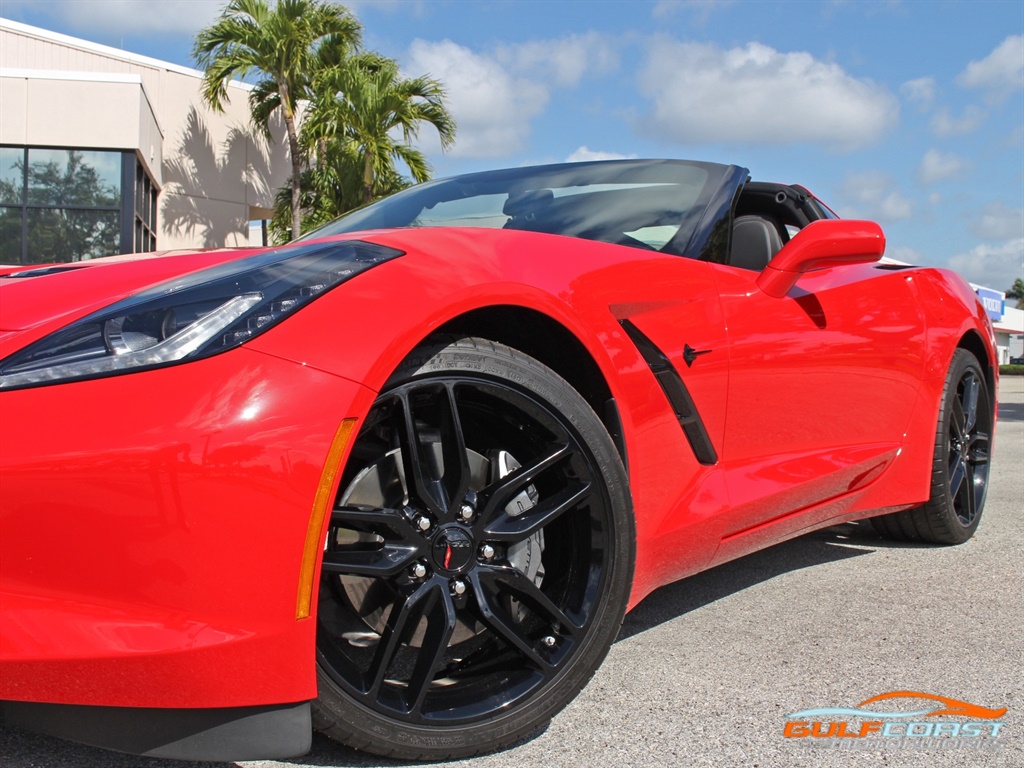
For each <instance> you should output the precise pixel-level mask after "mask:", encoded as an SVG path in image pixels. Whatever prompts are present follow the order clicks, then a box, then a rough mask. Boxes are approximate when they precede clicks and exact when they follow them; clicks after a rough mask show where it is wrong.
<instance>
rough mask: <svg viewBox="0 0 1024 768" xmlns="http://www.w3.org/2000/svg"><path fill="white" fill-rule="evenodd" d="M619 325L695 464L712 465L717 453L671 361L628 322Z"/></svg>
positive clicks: (621, 321)
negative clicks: (665, 403) (655, 384)
mask: <svg viewBox="0 0 1024 768" xmlns="http://www.w3.org/2000/svg"><path fill="white" fill-rule="evenodd" d="M619 325H621V326H622V330H624V331H625V332H626V335H627V336H629V338H630V340H631V341H632V342H633V344H635V345H636V348H637V351H639V352H640V356H641V357H643V359H644V361H645V362H646V363H647V367H648V368H650V369H651V373H653V374H654V378H655V379H657V381H658V385H659V386H660V387H661V391H662V392H664V393H665V397H666V398H667V399H668V402H669V405H670V406H672V410H673V411H675V414H676V418H677V419H678V420H679V426H680V427H682V428H683V434H684V435H686V440H687V442H689V443H690V448H692V449H693V455H694V456H696V457H697V461H699V462H700V463H701V464H714V463H716V462H717V461H718V454H717V453H716V452H715V447H714V446H713V445H712V444H711V438H710V437H708V431H707V429H705V427H704V422H703V421H702V420H701V418H700V413H698V412H697V406H696V405H694V403H693V398H692V397H690V392H689V390H688V389H687V388H686V385H685V384H684V383H683V380H682V378H681V377H680V376H679V373H678V372H677V371H676V369H675V367H674V366H673V365H672V363H671V361H669V359H668V357H667V356H666V355H665V353H664V352H662V351H661V350H660V349H658V346H657V345H656V344H655V343H654V342H653V341H651V340H650V339H649V338H647V336H645V335H644V334H643V332H641V330H640V329H639V328H637V327H636V326H635V325H633V323H632V322H631V321H629V320H620V321H619Z"/></svg>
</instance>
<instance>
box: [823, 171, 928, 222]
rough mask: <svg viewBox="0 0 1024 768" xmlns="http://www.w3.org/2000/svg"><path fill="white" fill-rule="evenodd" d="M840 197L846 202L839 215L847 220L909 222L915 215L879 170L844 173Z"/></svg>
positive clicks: (905, 199) (892, 184) (907, 199)
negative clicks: (903, 220) (906, 220)
mask: <svg viewBox="0 0 1024 768" xmlns="http://www.w3.org/2000/svg"><path fill="white" fill-rule="evenodd" d="M839 197H840V198H841V199H842V200H843V201H845V203H846V204H845V205H843V206H840V208H839V213H840V215H842V216H844V217H845V218H849V219H870V220H872V221H880V222H893V221H899V220H900V219H909V218H910V217H911V216H912V215H913V213H914V206H913V203H912V202H911V201H910V199H909V198H907V197H905V196H904V195H903V194H902V193H901V192H900V191H899V189H897V188H896V185H895V183H894V182H893V180H892V177H890V176H889V175H888V174H887V173H883V172H882V171H859V172H856V173H850V174H847V176H846V178H845V179H844V180H843V183H842V184H841V185H840V187H839Z"/></svg>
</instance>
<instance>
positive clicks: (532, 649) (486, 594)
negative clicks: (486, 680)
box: [470, 568, 554, 676]
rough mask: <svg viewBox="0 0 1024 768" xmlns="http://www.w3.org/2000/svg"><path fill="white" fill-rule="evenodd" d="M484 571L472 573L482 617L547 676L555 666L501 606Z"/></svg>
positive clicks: (474, 589)
mask: <svg viewBox="0 0 1024 768" xmlns="http://www.w3.org/2000/svg"><path fill="white" fill-rule="evenodd" d="M483 573H484V569H482V568H481V569H478V570H476V571H474V572H473V573H472V574H470V579H471V581H472V582H473V593H474V596H475V597H476V605H477V608H478V610H479V615H480V619H481V620H482V621H483V623H484V624H486V625H487V626H488V627H489V628H490V629H491V630H492V631H493V632H494V633H495V634H497V635H498V636H499V637H500V638H502V639H503V640H504V641H505V642H506V643H508V644H509V645H510V646H512V648H513V649H515V650H516V651H518V652H519V653H520V654H521V655H522V656H523V657H524V658H525V659H526V660H527V661H529V662H530V663H531V664H533V666H535V667H536V668H537V669H539V670H540V671H541V672H542V673H543V674H544V675H545V676H548V675H550V674H552V673H553V672H554V666H553V665H552V664H551V662H550V661H548V660H547V659H545V658H544V657H543V656H542V655H541V654H540V652H539V651H538V649H537V647H536V644H535V643H534V642H533V641H532V640H531V639H530V638H529V637H527V636H526V635H525V634H523V633H522V632H521V631H520V630H519V628H518V627H517V626H516V624H515V622H514V621H513V620H512V618H511V617H510V616H509V615H508V614H507V613H506V612H505V610H504V609H503V608H502V607H501V606H500V604H499V601H498V600H497V599H496V598H497V595H496V594H495V593H494V592H493V591H492V590H491V589H490V588H489V586H485V585H484V584H483V583H482V581H483V580H482V579H481V578H480V576H481V575H482V574H483Z"/></svg>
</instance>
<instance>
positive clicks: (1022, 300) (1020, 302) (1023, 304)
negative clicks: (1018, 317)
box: [1006, 277, 1024, 309]
mask: <svg viewBox="0 0 1024 768" xmlns="http://www.w3.org/2000/svg"><path fill="white" fill-rule="evenodd" d="M1006 298H1008V299H1016V300H1017V309H1022V308H1024V280H1021V279H1020V278H1019V277H1018V278H1017V279H1016V280H1014V281H1013V285H1012V286H1010V290H1008V291H1007V292H1006Z"/></svg>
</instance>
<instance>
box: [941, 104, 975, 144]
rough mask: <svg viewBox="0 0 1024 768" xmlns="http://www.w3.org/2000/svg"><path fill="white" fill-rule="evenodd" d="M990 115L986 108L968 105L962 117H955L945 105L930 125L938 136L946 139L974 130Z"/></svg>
mask: <svg viewBox="0 0 1024 768" xmlns="http://www.w3.org/2000/svg"><path fill="white" fill-rule="evenodd" d="M987 116H988V114H987V113H986V112H985V110H983V109H980V108H979V107H976V106H974V105H973V104H970V105H968V106H967V107H966V108H965V109H964V112H963V114H962V115H960V117H953V116H952V115H950V114H949V110H948V109H946V108H945V107H943V108H942V109H940V110H939V111H938V112H936V113H935V116H934V117H933V118H932V121H931V124H930V127H931V129H932V133H934V134H935V135H936V136H938V137H940V138H943V139H946V138H949V137H950V136H963V135H965V134H968V133H971V132H973V131H974V130H975V129H977V127H978V126H979V125H981V123H982V121H983V120H984V119H985V118H986V117H987Z"/></svg>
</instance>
